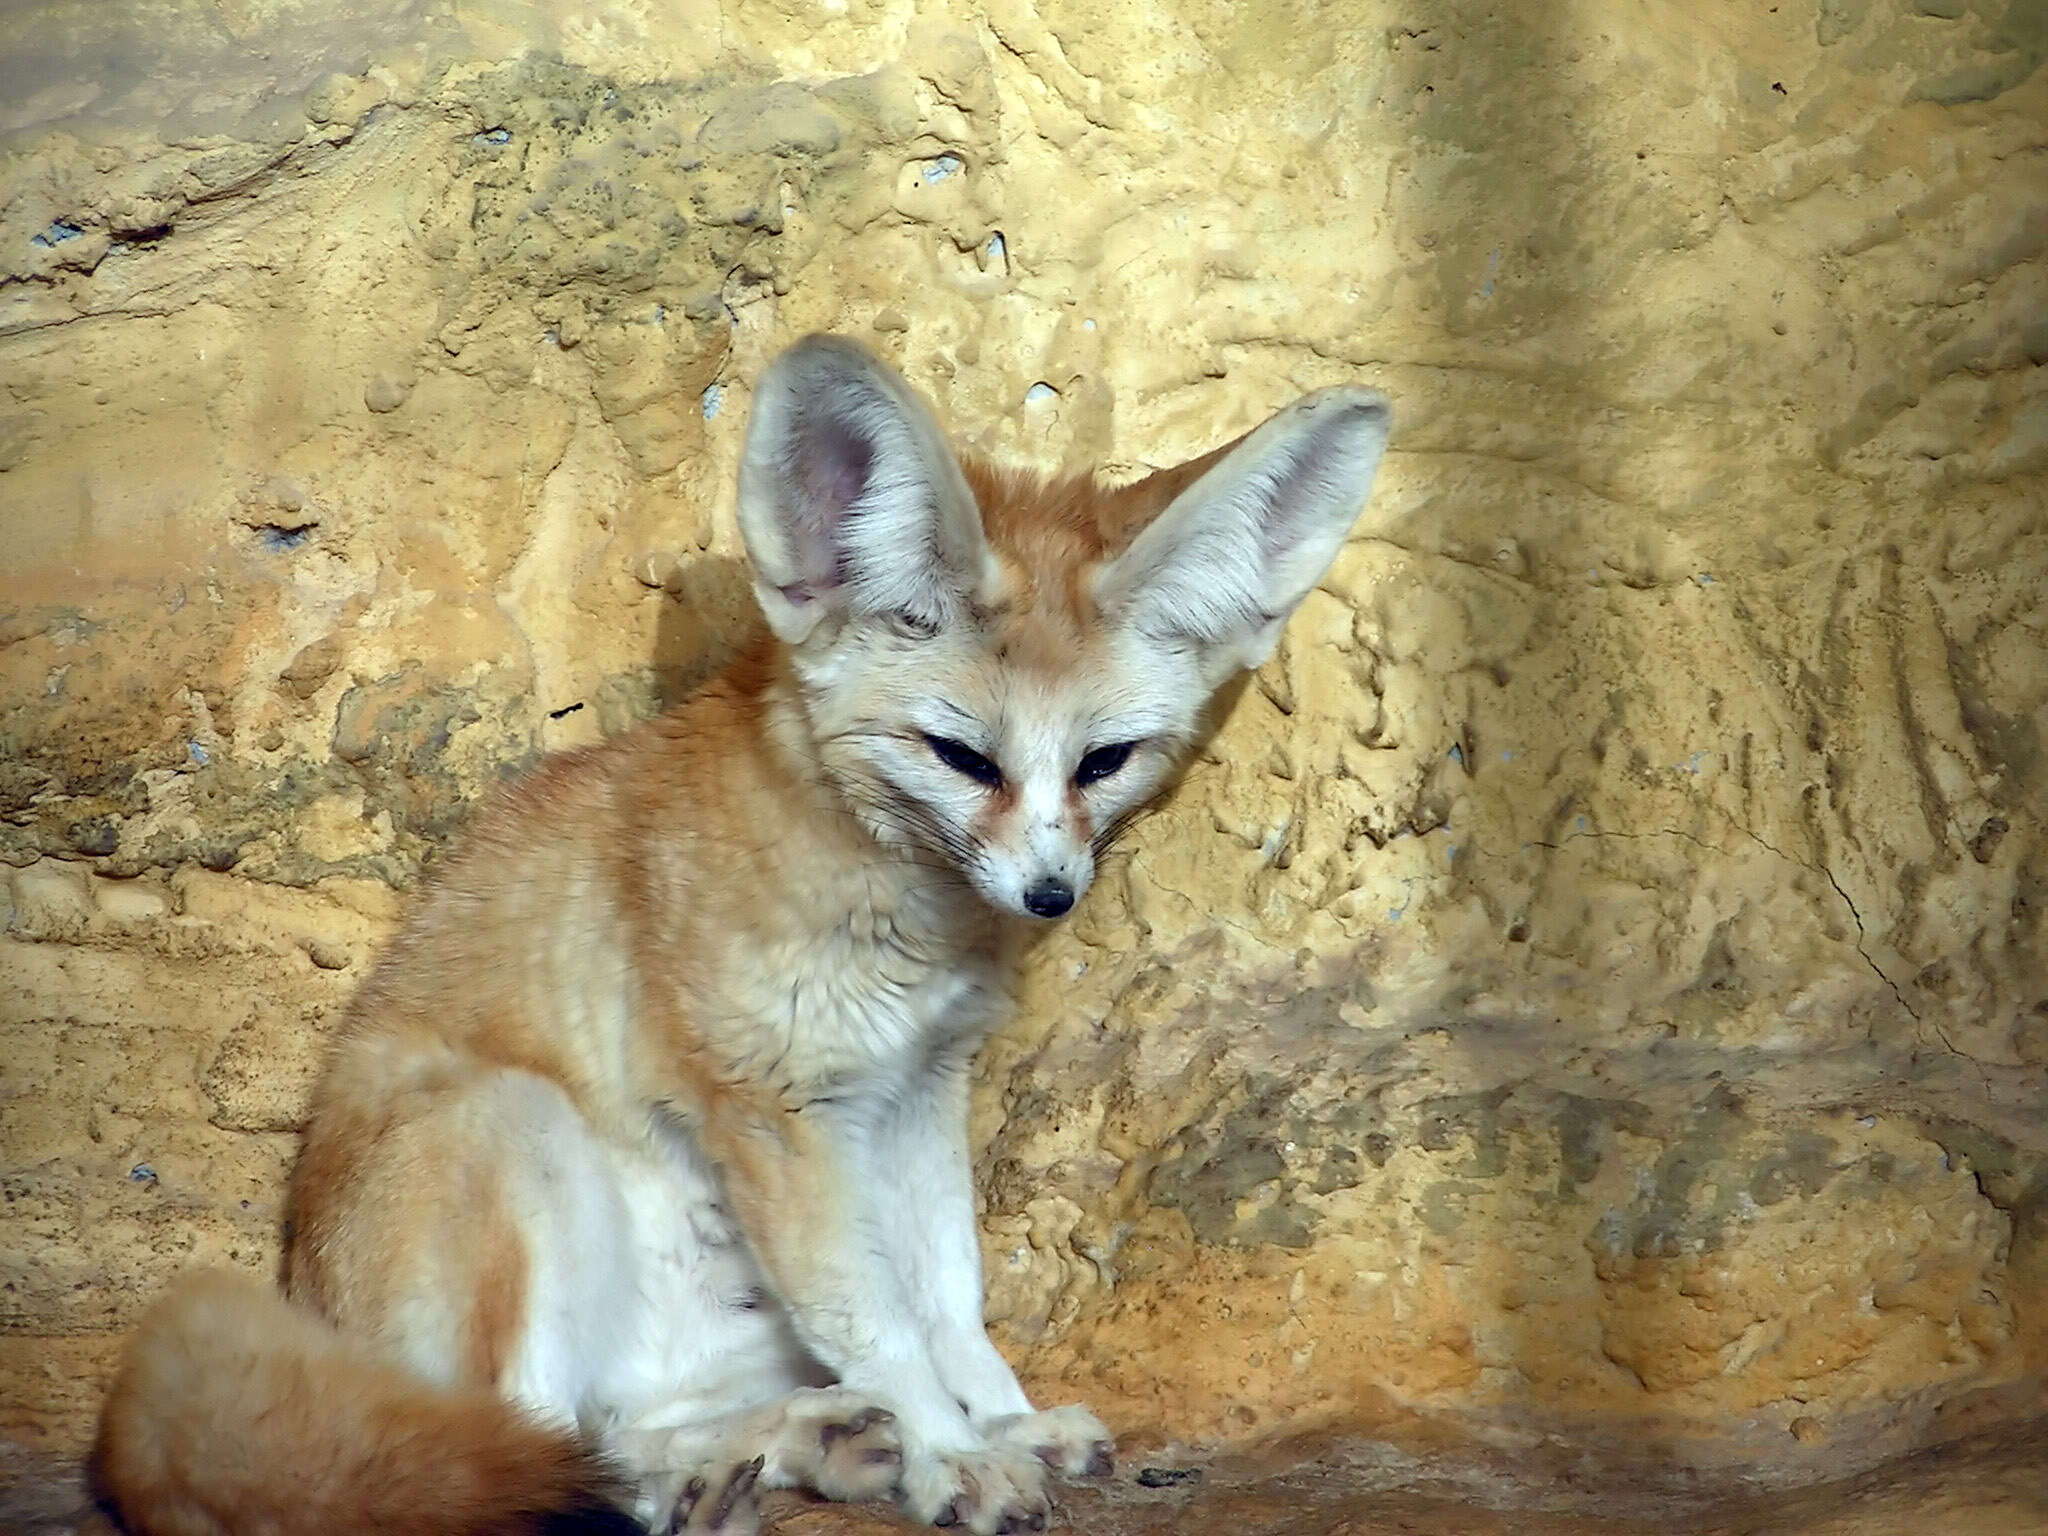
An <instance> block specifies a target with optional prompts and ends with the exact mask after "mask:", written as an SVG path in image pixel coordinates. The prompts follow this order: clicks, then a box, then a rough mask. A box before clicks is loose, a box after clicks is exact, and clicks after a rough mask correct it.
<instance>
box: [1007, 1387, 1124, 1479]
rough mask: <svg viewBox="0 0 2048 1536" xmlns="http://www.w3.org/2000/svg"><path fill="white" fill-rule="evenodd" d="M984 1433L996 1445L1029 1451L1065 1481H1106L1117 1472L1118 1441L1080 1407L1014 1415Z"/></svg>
mask: <svg viewBox="0 0 2048 1536" xmlns="http://www.w3.org/2000/svg"><path fill="white" fill-rule="evenodd" d="M983 1429H984V1432H985V1433H986V1434H987V1435H988V1437H989V1439H991V1440H993V1441H994V1442H995V1443H996V1444H997V1445H1003V1446H1012V1447H1015V1448H1016V1449H1018V1450H1024V1451H1029V1452H1030V1453H1031V1454H1032V1455H1033V1456H1036V1457H1037V1458H1038V1459H1039V1460H1040V1461H1042V1462H1044V1463H1045V1464H1046V1465H1047V1466H1048V1467H1051V1468H1052V1469H1053V1470H1054V1471H1055V1472H1057V1473H1059V1474H1060V1475H1061V1476H1062V1477H1107V1476H1109V1474H1110V1473H1111V1472H1113V1471H1115V1470H1116V1440H1115V1439H1114V1438H1113V1437H1112V1436H1111V1435H1110V1432H1109V1430H1108V1429H1107V1428H1105V1427H1104V1425H1103V1422H1102V1420H1100V1419H1098V1418H1097V1417H1095V1415H1094V1414H1092V1413H1090V1412H1089V1411H1088V1410H1087V1409H1086V1408H1083V1407H1082V1406H1081V1405H1080V1404H1079V1403H1068V1404H1067V1405H1066V1406H1065V1407H1064V1408H1048V1409H1047V1410H1046V1411H1045V1412H1043V1413H1018V1414H1012V1415H1010V1416H1009V1417H1007V1418H1001V1419H995V1420H992V1421H991V1422H989V1423H988V1424H986V1425H984V1426H983Z"/></svg>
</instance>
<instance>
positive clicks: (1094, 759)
mask: <svg viewBox="0 0 2048 1536" xmlns="http://www.w3.org/2000/svg"><path fill="white" fill-rule="evenodd" d="M1135 745H1136V743H1135V742H1129V741H1119V742H1117V743H1116V744H1115V745H1114V746H1108V747H1097V748H1096V749H1095V750H1094V751H1092V752H1086V753H1083V754H1082V757H1081V766H1080V767H1078V768H1076V769H1075V770H1074V782H1075V783H1076V784H1094V783H1097V782H1099V781H1101V780H1103V779H1106V778H1108V777H1109V776H1110V775H1111V774H1112V773H1115V772H1116V771H1117V770H1118V769H1119V768H1121V767H1123V765H1124V764H1125V763H1127V762H1129V761H1130V760H1131V748H1132V747H1133V746H1135Z"/></svg>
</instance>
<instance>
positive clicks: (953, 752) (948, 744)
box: [925, 735, 1003, 789]
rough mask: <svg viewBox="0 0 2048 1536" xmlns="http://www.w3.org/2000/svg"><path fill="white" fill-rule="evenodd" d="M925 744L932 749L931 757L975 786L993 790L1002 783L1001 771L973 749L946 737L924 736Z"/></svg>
mask: <svg viewBox="0 0 2048 1536" xmlns="http://www.w3.org/2000/svg"><path fill="white" fill-rule="evenodd" d="M925 744H926V745H927V746H929V747H930V748H931V749H932V755H933V756H935V757H936V758H938V760H939V761H940V762H942V763H944V764H945V765H946V766H947V767H948V768H950V769H952V770H953V771H954V772H955V773H964V774H966V775H967V777H968V778H970V779H972V780H974V782H975V783H977V784H986V785H988V786H989V788H991V789H993V788H995V787H996V786H997V785H998V784H1000V783H1002V782H1003V770H1002V769H1000V768H998V767H997V766H996V765H995V764H994V763H992V762H990V761H989V760H988V759H987V758H985V757H983V756H982V755H981V754H980V753H979V752H977V751H975V750H974V748H972V747H970V746H966V745H964V744H963V743H961V742H957V741H954V740H953V739H952V738H951V737H947V736H930V735H928V736H926V737H925Z"/></svg>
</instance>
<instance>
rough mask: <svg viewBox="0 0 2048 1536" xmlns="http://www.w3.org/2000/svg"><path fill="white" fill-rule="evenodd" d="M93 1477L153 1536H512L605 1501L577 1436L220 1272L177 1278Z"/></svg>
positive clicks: (134, 1363)
mask: <svg viewBox="0 0 2048 1536" xmlns="http://www.w3.org/2000/svg"><path fill="white" fill-rule="evenodd" d="M96 1470H97V1472H98V1475H99V1479H100V1482H101V1483H102V1485H103V1486H104V1488H105V1489H106V1491H107V1492H108V1493H110V1494H111V1495H112V1496H113V1497H114V1498H115V1499H116V1500H117V1501H118V1502H119V1504H120V1506H121V1510H122V1513H123V1516H124V1518H125V1519H126V1521H127V1522H128V1524H129V1528H130V1529H131V1530H139V1531H148V1532H150V1533H152V1536H230V1533H243V1532H249V1533H254V1532H263V1533H265V1536H335V1533H339V1532H352V1533H358V1536H486V1533H490V1536H515V1533H518V1532H522V1531H535V1532H537V1531H538V1530H539V1529H540V1521H541V1519H542V1518H543V1517H544V1516H546V1515H547V1514H548V1513H549V1512H551V1511H564V1510H571V1509H577V1508H590V1507H594V1506H595V1504H596V1502H597V1501H598V1499H600V1498H601V1497H602V1496H603V1495H604V1494H605V1493H606V1492H607V1486H606V1478H605V1475H604V1473H603V1470H602V1469H601V1468H600V1467H599V1466H598V1465H597V1464H596V1462H595V1461H593V1459H592V1458H591V1457H590V1456H589V1454H588V1453H587V1452H586V1451H585V1450H584V1449H583V1447H582V1446H581V1445H579V1444H578V1443H577V1441H576V1440H575V1439H574V1438H573V1437H572V1436H568V1435H564V1434H561V1433H559V1432H549V1431H545V1430H540V1429H536V1428H534V1427H533V1426H531V1425H529V1424H527V1423H525V1422H524V1421H522V1420H521V1419H520V1418H519V1416H518V1415H517V1414H516V1413H515V1412H514V1411H513V1410H512V1409H511V1408H510V1407H509V1406H508V1405H507V1404H505V1403H504V1402H502V1401H500V1400H499V1399H498V1398H496V1397H494V1396H492V1395H491V1394H490V1393H488V1392H475V1391H471V1392H446V1391H440V1390H436V1389H434V1388H431V1387H427V1386H424V1385H422V1384H421V1383H420V1382H419V1381H417V1380H416V1379H414V1378H412V1377H410V1376H408V1375H406V1374H404V1373H403V1372H401V1371H398V1370H395V1369H393V1368H392V1367H390V1366H386V1365H381V1364H377V1363H374V1362H371V1361H366V1360H364V1359H363V1358H361V1355H360V1351H359V1350H358V1349H357V1348H356V1347H354V1346H352V1345H350V1344H348V1343H347V1342H346V1341H344V1340H343V1339H342V1338H341V1336H340V1335H339V1334H337V1333H336V1332H335V1331H334V1330H333V1329H332V1328H330V1327H328V1326H327V1325H326V1324H324V1323H322V1322H320V1321H319V1320H318V1319H317V1318H314V1317H313V1316H312V1315H311V1314H309V1313H307V1312H306V1311H305V1310H304V1309H302V1308H299V1307H293V1306H290V1305H288V1304H286V1303H285V1302H284V1301H282V1300H281V1299H279V1298H278V1297H277V1296H276V1295H275V1294H274V1293H272V1292H271V1291H269V1290H268V1289H267V1288H266V1287H262V1286H258V1285H257V1284H255V1283H254V1282H252V1281H248V1280H245V1279H242V1278H240V1277H237V1276H231V1275H224V1274H201V1275H197V1276H193V1277H191V1278H189V1279H187V1280H185V1281H182V1282H181V1283H180V1284H179V1285H178V1286H176V1287H175V1288H174V1289H173V1290H172V1291H171V1293H170V1294H169V1295H168V1296H166V1297H165V1299H164V1300H163V1301H161V1302H159V1303H158V1304H157V1306H156V1308H155V1309H154V1310H153V1311H152V1312H151V1313H150V1314H149V1316H148V1317H147V1318H146V1319H145V1320H144V1322H143V1324H142V1328H141V1330H140V1332H139V1333H138V1334H137V1335H136V1337H135V1340H134V1342H133V1343H132V1344H131V1346H130V1348H129V1351H128V1355H127V1359H126V1362H125V1364H124V1365H123V1367H122V1370H121V1374H120V1376H119V1378H118V1379H117V1380H116V1382H115V1384H114V1390H113V1395H112V1397H111V1399H110V1400H109V1402H108V1405H107V1411H106V1416H105V1419H104V1422H103V1424H102V1428H101V1433H100V1446H99V1451H98V1455H97V1457H96Z"/></svg>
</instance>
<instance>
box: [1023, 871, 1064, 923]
mask: <svg viewBox="0 0 2048 1536" xmlns="http://www.w3.org/2000/svg"><path fill="white" fill-rule="evenodd" d="M1024 907H1025V910H1026V911H1028V912H1029V913H1030V914H1031V915H1032V916H1033V917H1065V916H1066V915H1067V914H1068V913H1069V912H1071V911H1072V910H1073V909H1074V888H1073V887H1072V886H1071V885H1069V884H1067V882H1066V881H1064V880H1041V881H1039V882H1038V884H1036V885H1034V886H1033V887H1031V889H1030V890H1028V891H1026V892H1025V893H1024Z"/></svg>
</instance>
